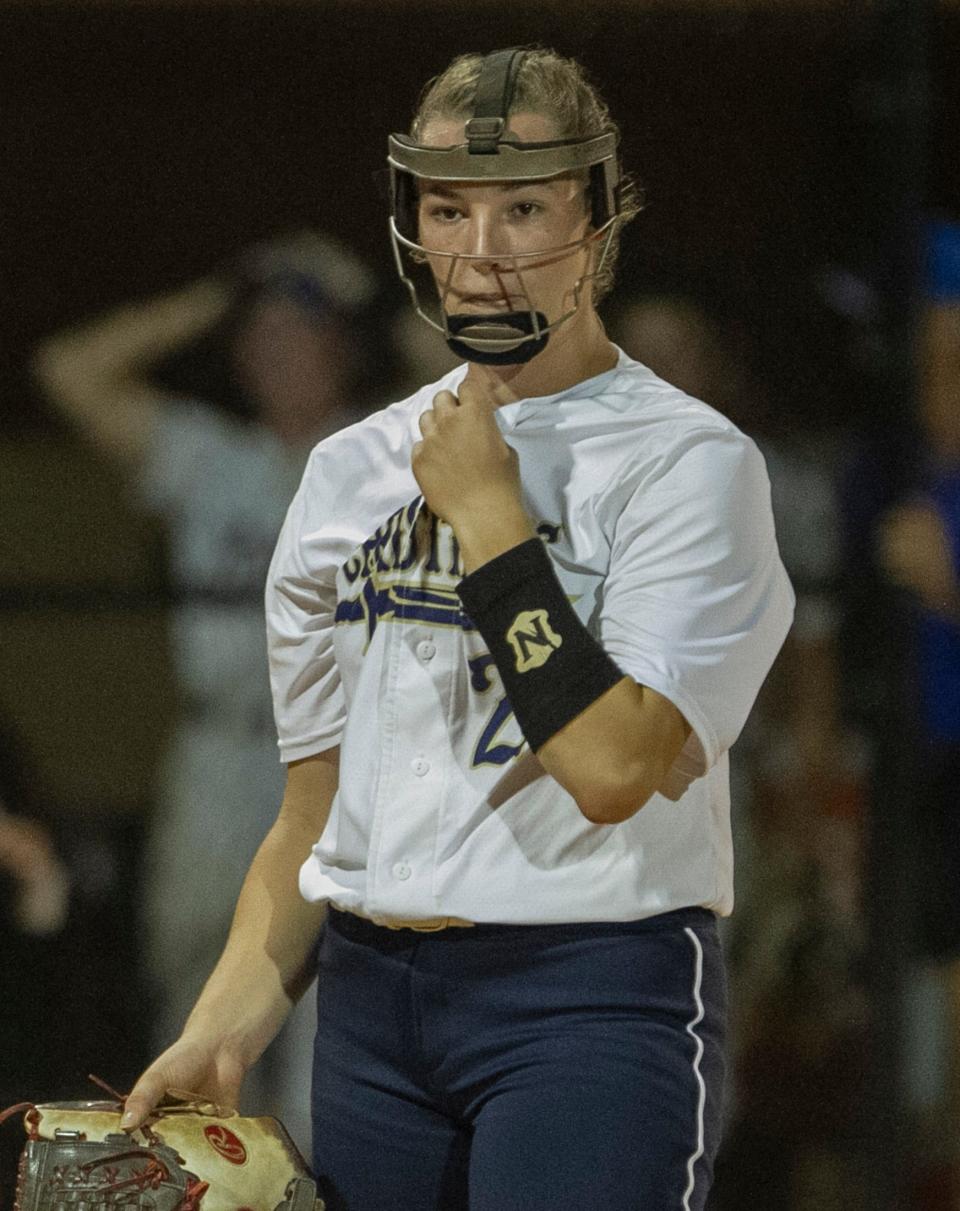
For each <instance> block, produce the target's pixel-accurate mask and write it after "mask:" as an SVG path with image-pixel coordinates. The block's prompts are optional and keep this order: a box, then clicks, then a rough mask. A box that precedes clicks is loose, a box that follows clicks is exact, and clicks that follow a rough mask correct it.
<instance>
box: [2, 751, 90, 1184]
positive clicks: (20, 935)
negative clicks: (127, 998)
mask: <svg viewBox="0 0 960 1211" xmlns="http://www.w3.org/2000/svg"><path fill="white" fill-rule="evenodd" d="M29 786H30V779H29V777H28V776H27V775H26V772H25V770H24V768H23V764H22V760H21V757H20V752H19V746H17V745H16V744H15V743H14V740H13V738H12V736H10V735H9V734H7V732H6V730H3V731H0V984H2V987H3V995H2V996H0V1111H2V1110H4V1109H5V1108H6V1107H7V1106H10V1105H13V1104H15V1103H17V1102H22V1101H24V1100H27V1099H29V1098H31V1097H34V1096H39V1095H40V1091H41V1089H42V1090H43V1092H44V1093H46V1092H47V1091H48V1090H51V1091H52V1090H53V1089H54V1087H55V1086H56V1087H59V1088H62V1082H63V1081H64V1079H65V1073H64V1072H63V1071H61V1070H58V1065H62V1064H63V1061H64V1059H65V1055H66V1049H65V1047H64V1044H63V1041H62V1040H63V1039H64V1037H66V1038H68V1039H69V1035H70V1030H71V1025H72V1018H73V1014H74V1013H75V1012H76V1009H75V1005H74V1006H71V1005H69V1004H67V1005H65V1006H64V1011H63V1013H62V1015H61V1016H59V1017H58V1018H57V1019H56V1020H54V1018H53V1015H50V1014H47V1013H46V1012H45V1010H46V1008H47V1004H48V998H49V997H50V995H51V990H52V987H55V986H56V972H57V968H58V967H60V968H61V969H62V961H63V959H64V958H65V948H64V946H63V944H62V940H61V938H60V934H61V931H62V929H63V927H64V925H65V924H66V920H67V913H68V908H69V900H70V877H69V875H68V873H67V869H66V866H65V865H64V862H63V860H62V859H61V858H60V857H59V855H58V852H57V847H56V844H55V842H54V839H53V833H52V829H51V827H50V824H49V823H48V822H47V821H45V820H44V819H43V818H42V813H41V812H40V811H39V809H38V807H37V805H36V804H35V803H34V802H33V800H32V798H31V795H30V791H29ZM23 1142H24V1137H23V1132H22V1131H20V1130H19V1129H18V1127H17V1126H16V1125H15V1124H8V1125H7V1126H5V1127H4V1128H3V1131H2V1133H0V1201H2V1195H4V1194H7V1195H9V1194H11V1193H12V1188H13V1174H14V1172H15V1170H16V1162H17V1157H18V1155H19V1152H20V1149H21V1148H22V1147H23Z"/></svg>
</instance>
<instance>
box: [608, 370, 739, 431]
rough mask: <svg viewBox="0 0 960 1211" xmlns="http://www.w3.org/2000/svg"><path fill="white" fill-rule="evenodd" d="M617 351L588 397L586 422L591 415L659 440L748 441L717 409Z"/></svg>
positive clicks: (626, 429)
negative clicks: (716, 437)
mask: <svg viewBox="0 0 960 1211" xmlns="http://www.w3.org/2000/svg"><path fill="white" fill-rule="evenodd" d="M617 352H618V361H617V365H616V366H615V367H614V369H613V370H612V371H609V372H608V374H606V375H603V376H601V377H600V380H599V381H598V388H597V389H596V390H595V391H594V392H592V393H591V394H590V395H589V397H588V398H589V399H590V403H591V405H592V407H591V408H590V409H587V410H585V412H584V420H585V421H587V422H588V423H589V419H590V418H591V414H592V415H593V417H596V418H598V419H599V418H601V417H602V418H606V419H607V421H608V423H610V424H612V425H616V426H618V427H620V428H622V429H623V430H624V431H628V430H631V429H632V430H635V431H636V432H638V433H641V432H642V433H643V434H644V435H645V436H654V435H655V434H659V435H660V437H661V439H669V438H670V437H671V436H677V435H681V434H686V433H691V432H694V431H701V432H704V433H710V432H714V433H717V434H728V435H731V436H733V435H739V436H740V437H742V438H744V440H748V439H746V438H745V435H744V434H742V433H741V431H740V430H739V429H738V428H737V426H736V425H735V424H734V423H733V421H731V420H730V419H729V418H728V417H726V416H724V415H723V413H722V412H720V411H719V410H718V409H717V408H714V407H712V406H711V405H710V404H708V403H705V402H704V401H703V400H700V399H696V398H695V397H694V396H692V395H688V394H687V393H686V392H685V391H681V390H680V388H679V387H675V386H673V384H672V383H668V382H667V381H666V380H665V379H662V378H660V377H659V375H657V374H655V373H654V371H653V370H651V369H650V368H649V367H648V366H645V365H643V363H642V362H638V361H635V360H634V359H633V358H631V357H630V356H629V355H628V354H626V353H624V351H623V350H622V349H619V350H618V351H617Z"/></svg>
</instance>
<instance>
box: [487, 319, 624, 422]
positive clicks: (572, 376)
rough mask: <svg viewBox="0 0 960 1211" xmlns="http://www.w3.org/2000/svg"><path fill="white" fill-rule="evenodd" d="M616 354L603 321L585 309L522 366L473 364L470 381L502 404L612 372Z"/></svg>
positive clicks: (557, 331) (556, 391)
mask: <svg viewBox="0 0 960 1211" xmlns="http://www.w3.org/2000/svg"><path fill="white" fill-rule="evenodd" d="M616 364H617V350H616V348H615V347H614V346H613V345H612V344H611V343H610V341H609V340H608V339H607V334H606V333H605V332H604V330H603V324H601V322H600V317H599V316H598V315H597V313H596V311H594V309H593V308H592V307H589V308H584V310H583V311H581V312H578V313H577V314H576V315H574V316H572V317H571V318H570V319H569V320H567V322H566V323H564V324H561V325H560V327H559V328H557V329H556V331H554V332H552V333H551V334H550V339H549V341H548V342H547V347H546V348H545V349H544V350H543V352H542V353H538V354H537V356H536V357H535V358H533V359H532V360H531V361H529V362H525V363H523V364H522V365H519V366H487V365H482V364H481V363H479V362H471V363H470V366H469V369H468V370H467V381H469V382H482V383H483V384H484V385H485V386H486V387H487V389H488V390H489V389H492V390H493V392H494V395H495V396H496V398H497V400H498V403H499V404H509V403H513V402H514V401H515V400H519V399H532V398H534V397H536V396H541V395H556V394H558V393H559V392H561V391H566V390H567V389H568V388H570V387H573V386H576V384H577V383H582V382H583V381H584V380H585V379H588V378H593V377H595V376H596V375H598V374H603V373H604V372H605V371H607V370H612V369H613V367H614V366H615V365H616Z"/></svg>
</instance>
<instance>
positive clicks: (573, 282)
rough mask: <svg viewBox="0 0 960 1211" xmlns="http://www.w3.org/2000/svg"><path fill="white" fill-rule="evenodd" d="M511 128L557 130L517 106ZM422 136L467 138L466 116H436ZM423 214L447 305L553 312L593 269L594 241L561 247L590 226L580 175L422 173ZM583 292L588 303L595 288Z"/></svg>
mask: <svg viewBox="0 0 960 1211" xmlns="http://www.w3.org/2000/svg"><path fill="white" fill-rule="evenodd" d="M509 131H510V132H511V133H512V134H513V136H515V137H516V138H517V139H519V140H522V141H524V142H540V141H546V140H549V139H552V138H556V131H555V128H554V127H553V124H552V123H551V122H550V121H549V120H548V119H546V118H544V117H541V116H540V115H539V114H515V115H514V116H513V117H511V119H510V125H509ZM421 138H422V141H423V142H424V143H426V144H429V145H432V146H436V147H448V146H451V145H453V144H456V143H462V142H464V140H465V138H466V136H465V133H464V124H463V122H460V121H457V120H455V119H435V120H434V121H432V122H429V123H428V124H427V126H426V128H425V129H424V131H423V134H422V136H421ZM418 216H419V243H420V245H421V247H423V248H426V249H428V250H429V252H431V253H435V254H436V255H433V256H429V255H428V260H429V263H430V268H431V270H432V271H433V274H434V277H435V278H436V280H437V284H438V286H439V289H440V294H441V298H442V301H443V307H444V310H445V311H447V312H448V313H450V312H456V313H461V314H462V313H469V312H472V311H473V312H481V313H483V312H486V313H489V312H496V311H501V310H502V311H519V310H527V309H528V308H533V309H535V310H537V311H542V312H543V313H544V314H545V315H546V316H547V317H548V319H551V320H552V319H555V318H557V317H558V316H559V315H562V314H563V313H564V312H566V311H569V310H570V309H571V308H572V306H573V305H574V302H575V292H576V287H577V285H578V283H579V282H580V280H581V279H582V278H583V276H584V274H586V273H588V272H589V271H590V266H591V260H592V257H593V255H594V253H593V247H594V246H593V245H592V244H589V245H586V246H582V245H581V246H579V247H577V246H575V247H573V248H565V246H566V245H570V244H573V245H576V243H577V241H580V240H583V239H584V237H585V236H587V235H588V234H589V232H590V222H589V215H588V211H587V204H586V188H585V182H584V181H583V180H581V179H576V178H574V177H562V178H557V179H551V180H545V181H533V182H530V181H503V182H498V181H494V182H489V183H488V182H485V181H423V182H421V187H420V204H419V211H418ZM557 249H561V250H562V251H560V252H558V251H556V250H557ZM582 293H583V294H584V295H585V296H586V301H587V302H589V296H590V291H589V289H586V290H585V291H583V292H582Z"/></svg>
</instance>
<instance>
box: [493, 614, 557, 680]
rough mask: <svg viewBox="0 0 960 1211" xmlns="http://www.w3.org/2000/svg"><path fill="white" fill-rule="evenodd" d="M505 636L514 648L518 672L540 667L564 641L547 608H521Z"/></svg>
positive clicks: (526, 671)
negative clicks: (553, 625)
mask: <svg viewBox="0 0 960 1211" xmlns="http://www.w3.org/2000/svg"><path fill="white" fill-rule="evenodd" d="M505 638H506V639H507V641H508V643H509V644H510V646H511V647H512V648H513V655H514V658H515V660H516V666H517V672H518V673H528V672H529V671H530V670H531V669H538V668H540V666H541V665H543V664H546V662H547V661H548V660H549V659H550V657H551V656H552V655H553V653H554V652H555V651H556V649H557V648H558V647H559V646H560V644H561V643H563V637H562V636H561V635H558V634H557V633H556V631H555V630H554V629H553V628H552V627H551V626H550V615H549V614H548V613H547V611H546V610H521V611H520V613H519V614H518V615H517V616H516V618H514V620H513V622H511V624H510V626H509V627H508V628H507V633H506V636H505Z"/></svg>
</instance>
